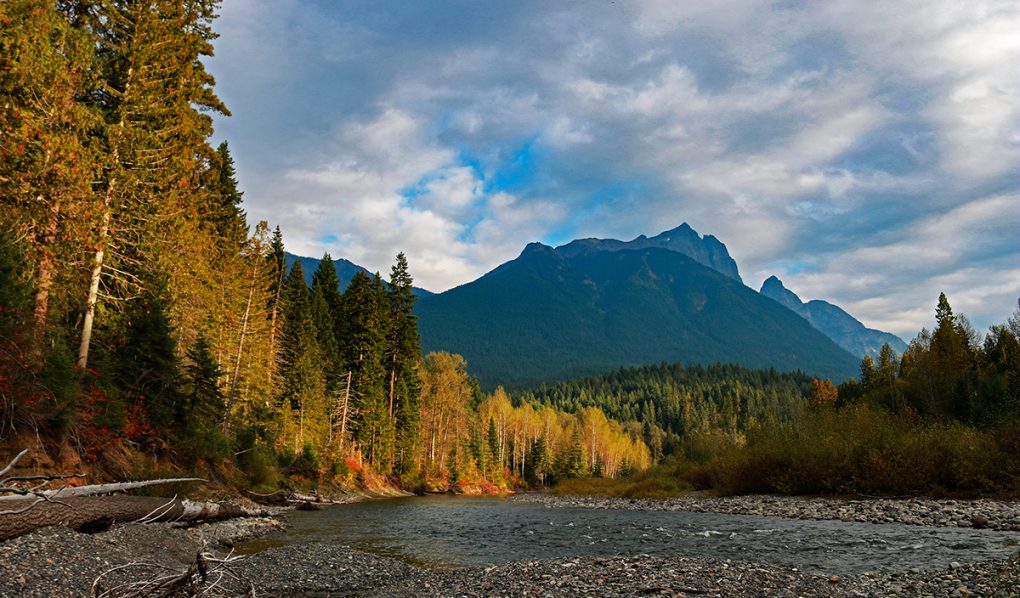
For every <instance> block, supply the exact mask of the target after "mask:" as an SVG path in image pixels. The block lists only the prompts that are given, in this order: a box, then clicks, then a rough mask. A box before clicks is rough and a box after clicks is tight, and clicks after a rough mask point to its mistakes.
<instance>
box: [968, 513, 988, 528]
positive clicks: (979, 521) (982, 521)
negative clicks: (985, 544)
mask: <svg viewBox="0 0 1020 598" xmlns="http://www.w3.org/2000/svg"><path fill="white" fill-rule="evenodd" d="M970 524H971V525H973V526H974V527H975V528H977V529H984V528H986V527H988V518H987V517H985V516H984V515H982V514H981V513H974V514H973V515H971V516H970Z"/></svg>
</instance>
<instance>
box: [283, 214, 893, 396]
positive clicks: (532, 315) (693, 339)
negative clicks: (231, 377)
mask: <svg viewBox="0 0 1020 598" xmlns="http://www.w3.org/2000/svg"><path fill="white" fill-rule="evenodd" d="M286 260H287V267H288V268H290V267H292V266H293V264H294V263H295V262H297V261H300V262H301V264H302V267H303V268H304V270H305V279H306V280H307V281H308V283H309V284H311V280H312V275H313V274H314V272H315V270H316V268H318V266H319V260H317V259H314V258H308V257H301V256H296V255H292V254H289V253H288V254H286ZM333 261H334V264H335V265H336V269H337V274H338V276H339V277H340V287H341V291H342V290H343V289H344V288H346V286H347V284H349V283H350V280H351V278H352V277H353V276H354V274H355V273H357V272H365V273H366V274H369V275H372V273H371V272H370V271H369V270H367V269H366V268H363V267H361V266H359V265H357V264H355V263H353V262H351V261H348V260H346V259H334V260H333ZM415 293H416V294H417V295H418V297H419V301H418V305H417V307H416V313H417V315H418V317H419V325H420V330H421V336H422V345H423V348H424V350H425V351H426V352H428V351H436V350H444V351H450V352H454V353H460V354H462V355H464V357H465V358H467V360H468V364H469V367H470V370H471V372H472V373H473V374H474V375H476V376H477V377H478V378H479V379H480V380H481V381H482V383H483V384H485V385H487V386H494V385H496V384H504V385H507V386H514V387H521V386H526V385H531V384H536V383H541V382H548V381H553V380H563V379H566V378H570V377H577V376H586V375H591V374H598V373H602V372H605V371H607V370H611V369H616V368H619V367H621V366H641V365H647V364H651V363H659V362H663V361H665V362H684V363H687V364H711V363H716V362H719V363H735V364H739V365H743V366H747V367H753V368H775V369H777V370H782V371H793V370H800V371H803V372H805V373H808V374H812V375H818V376H824V377H830V378H833V379H835V380H842V379H846V378H849V377H851V376H854V375H856V374H857V371H858V365H859V361H860V358H861V357H862V356H864V355H872V356H875V355H877V354H878V351H879V349H880V348H881V346H882V344H884V343H889V345H890V346H891V347H892V348H893V349H894V350H895V351H897V352H900V353H902V352H903V351H904V350H905V349H906V348H907V345H906V343H904V342H903V340H902V339H900V338H899V337H897V336H895V335H893V334H890V333H888V332H882V331H880V330H873V329H870V328H867V327H865V326H864V324H862V323H861V322H860V321H858V320H857V319H855V318H854V317H853V316H851V315H850V314H848V313H847V312H846V311H844V310H842V309H841V308H839V307H838V306H836V305H833V304H831V303H828V302H826V301H821V300H814V301H809V302H807V303H804V302H803V301H801V300H800V298H799V297H798V296H797V295H796V294H794V293H793V292H792V291H790V290H788V289H787V288H785V287H784V286H783V283H782V282H781V281H780V280H779V279H778V278H776V277H775V276H772V277H770V278H769V279H768V280H766V281H765V283H764V284H763V285H762V287H761V291H760V292H755V291H754V290H753V289H751V288H748V287H747V286H745V285H744V284H743V282H742V280H741V278H740V272H739V270H738V268H737V264H736V262H735V261H734V260H733V258H732V257H730V254H729V252H728V251H727V249H726V245H724V244H723V243H722V242H720V241H719V240H718V239H716V238H715V237H713V236H712V235H705V236H703V237H702V236H701V235H699V234H698V233H697V232H696V231H695V230H694V229H692V228H691V227H690V226H689V225H688V224H687V223H684V224H682V225H680V226H679V227H677V228H675V229H672V230H668V231H665V232H663V233H661V234H658V235H656V236H654V237H650V238H649V237H646V236H645V235H641V236H639V237H637V238H636V239H633V240H631V241H619V240H616V239H594V238H589V239H578V240H575V241H571V242H570V243H567V244H565V245H561V246H559V247H556V248H553V247H549V246H547V245H543V244H541V243H531V244H529V245H528V246H527V247H525V248H524V251H523V252H522V253H521V255H520V256H519V257H518V258H517V259H514V260H511V261H509V262H507V263H505V264H503V265H501V266H499V267H497V268H496V269H494V270H492V271H491V272H489V273H487V274H485V275H484V276H482V277H481V278H479V279H477V280H475V281H473V282H470V283H467V284H465V285H462V286H459V287H457V288H454V289H450V290H448V291H446V292H444V293H439V294H434V293H431V292H429V291H427V290H425V289H421V288H415Z"/></svg>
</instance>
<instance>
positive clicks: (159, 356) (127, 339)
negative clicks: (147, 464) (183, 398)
mask: <svg viewBox="0 0 1020 598" xmlns="http://www.w3.org/2000/svg"><path fill="white" fill-rule="evenodd" d="M147 286H149V287H150V288H151V289H152V290H150V291H148V292H147V293H146V294H145V295H144V296H142V297H140V298H139V299H138V300H136V301H133V302H131V306H130V308H129V309H128V310H127V312H125V314H124V322H123V336H122V338H121V341H120V343H118V346H117V347H116V348H115V349H114V350H113V351H110V352H109V353H108V354H107V355H105V360H104V361H106V362H107V363H108V364H109V365H110V369H111V370H112V373H113V379H114V380H116V381H117V385H118V386H119V387H120V389H121V396H122V397H123V401H124V403H125V404H124V408H125V413H126V408H127V407H128V406H131V405H138V406H141V407H143V408H144V410H145V413H146V414H147V415H148V418H149V421H150V422H151V423H152V424H153V425H155V426H157V427H161V428H167V427H170V426H171V425H172V424H173V423H174V419H175V418H174V416H175V414H176V412H177V405H178V402H179V401H180V389H179V387H178V384H179V381H178V375H177V372H178V370H177V356H176V341H175V339H174V336H173V331H172V328H171V322H170V318H169V315H168V313H167V312H168V309H167V306H166V291H165V290H164V286H163V285H162V284H161V283H160V282H159V281H153V282H151V283H149V284H148V285H147Z"/></svg>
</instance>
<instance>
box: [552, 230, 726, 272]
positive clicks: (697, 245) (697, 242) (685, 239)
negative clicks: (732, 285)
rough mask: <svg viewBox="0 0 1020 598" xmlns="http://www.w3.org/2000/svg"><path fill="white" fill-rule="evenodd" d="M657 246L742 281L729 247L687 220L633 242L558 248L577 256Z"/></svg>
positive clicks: (585, 242) (587, 242) (607, 241)
mask: <svg viewBox="0 0 1020 598" xmlns="http://www.w3.org/2000/svg"><path fill="white" fill-rule="evenodd" d="M653 247H657V248H659V249H669V250H670V251H676V252H678V253H682V254H684V255H686V256H687V257H689V258H691V259H693V260H694V261H696V262H698V263H699V264H702V265H704V266H708V267H709V268H712V269H713V270H715V271H717V272H720V273H722V274H725V275H726V276H729V277H730V278H732V279H733V280H736V281H741V279H740V272H738V271H737V262H735V261H733V258H732V257H730V253H729V252H728V251H727V250H726V246H725V245H723V244H722V242H721V241H719V239H716V238H715V237H713V236H712V235H705V236H704V237H701V236H699V235H698V233H697V231H695V230H694V229H693V228H691V227H690V225H689V224H687V223H686V222H684V223H683V224H681V225H680V226H678V227H676V228H674V229H673V230H668V231H666V232H664V233H660V234H658V235H655V236H654V237H652V238H650V239H649V238H648V237H646V236H644V235H641V236H639V237H638V238H636V239H634V240H632V241H617V240H616V239H578V240H576V241H571V242H570V243H567V244H566V245H562V246H560V247H557V248H556V251H558V252H559V253H560V255H562V256H563V257H567V258H570V257H575V256H578V255H582V254H586V253H594V252H599V251H623V250H628V249H648V248H653Z"/></svg>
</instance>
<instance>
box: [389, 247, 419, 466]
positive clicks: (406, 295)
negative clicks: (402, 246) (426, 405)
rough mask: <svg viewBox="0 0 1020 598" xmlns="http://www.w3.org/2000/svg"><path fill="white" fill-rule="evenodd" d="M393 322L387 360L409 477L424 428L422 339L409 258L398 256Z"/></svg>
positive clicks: (392, 412)
mask: <svg viewBox="0 0 1020 598" xmlns="http://www.w3.org/2000/svg"><path fill="white" fill-rule="evenodd" d="M388 290H389V293H388V300H389V308H390V309H389V311H390V313H389V322H388V336H387V347H386V354H385V355H384V359H385V361H386V364H387V365H388V368H389V388H388V392H389V396H388V400H389V406H388V411H389V417H390V420H391V421H392V422H393V425H394V427H395V433H396V447H395V450H396V469H397V471H398V473H401V474H408V473H410V472H411V470H412V469H413V468H414V459H415V447H416V446H417V444H418V434H419V427H420V425H421V391H422V381H421V374H420V363H421V339H420V337H419V335H418V318H417V317H416V316H415V315H414V303H415V300H416V296H415V294H414V281H413V279H412V278H411V274H410V272H409V271H408V266H407V258H406V257H405V256H404V254H403V253H399V254H397V260H396V264H394V266H393V269H392V270H391V272H390V284H389V287H388Z"/></svg>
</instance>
